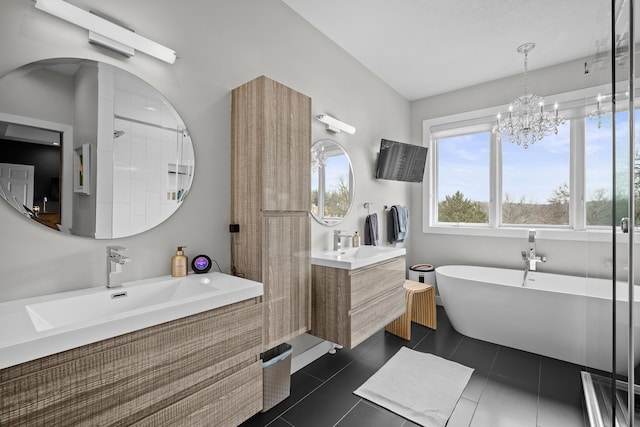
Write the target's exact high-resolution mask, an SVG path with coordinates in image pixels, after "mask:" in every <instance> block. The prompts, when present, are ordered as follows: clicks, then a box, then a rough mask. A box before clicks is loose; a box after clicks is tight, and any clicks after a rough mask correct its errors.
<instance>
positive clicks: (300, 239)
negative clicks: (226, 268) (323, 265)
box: [262, 213, 311, 348]
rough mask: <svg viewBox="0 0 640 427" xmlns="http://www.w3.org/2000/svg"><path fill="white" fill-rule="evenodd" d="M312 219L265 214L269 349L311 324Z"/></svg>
mask: <svg viewBox="0 0 640 427" xmlns="http://www.w3.org/2000/svg"><path fill="white" fill-rule="evenodd" d="M289 215H292V214H289ZM310 221H311V219H310V218H309V215H307V214H306V213H302V214H300V215H298V216H280V215H267V214H265V215H264V217H263V228H262V235H263V239H262V245H263V254H264V256H263V257H262V263H263V268H262V269H263V271H264V274H263V278H262V279H263V285H264V287H265V297H264V301H265V306H266V307H267V309H265V319H264V329H265V335H266V339H265V345H266V347H267V348H271V347H274V346H276V345H278V344H280V343H282V342H283V341H286V340H288V339H290V338H293V337H295V336H297V335H300V334H302V333H305V332H306V331H308V330H309V327H310V325H311V287H310V286H309V284H310V283H311V263H310V260H309V256H310V255H309V245H310V232H309V228H310Z"/></svg>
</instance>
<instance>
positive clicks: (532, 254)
mask: <svg viewBox="0 0 640 427" xmlns="http://www.w3.org/2000/svg"><path fill="white" fill-rule="evenodd" d="M522 260H523V261H524V280H523V281H522V286H524V285H525V284H526V282H527V276H528V275H529V271H536V268H537V265H538V263H540V262H547V257H546V256H539V255H536V230H533V229H530V230H529V253H528V254H527V251H522Z"/></svg>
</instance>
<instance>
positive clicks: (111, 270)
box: [107, 246, 131, 288]
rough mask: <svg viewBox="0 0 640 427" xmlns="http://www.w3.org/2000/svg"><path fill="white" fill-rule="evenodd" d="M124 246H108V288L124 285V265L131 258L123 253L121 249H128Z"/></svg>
mask: <svg viewBox="0 0 640 427" xmlns="http://www.w3.org/2000/svg"><path fill="white" fill-rule="evenodd" d="M126 250H127V248H125V247H123V246H107V288H119V287H120V286H122V278H121V277H120V273H122V266H123V265H124V264H126V263H128V262H129V261H131V258H129V257H126V256H124V255H122V254H121V253H120V252H121V251H126Z"/></svg>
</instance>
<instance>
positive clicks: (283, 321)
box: [231, 76, 311, 349]
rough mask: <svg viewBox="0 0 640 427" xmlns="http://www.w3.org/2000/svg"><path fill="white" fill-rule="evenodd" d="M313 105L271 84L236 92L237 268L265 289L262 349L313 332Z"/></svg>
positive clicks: (250, 85) (233, 95) (233, 260)
mask: <svg viewBox="0 0 640 427" xmlns="http://www.w3.org/2000/svg"><path fill="white" fill-rule="evenodd" d="M310 180H311V99H310V98H309V97H307V96H305V95H303V94H301V93H299V92H296V91H295V90H293V89H290V88H288V87H286V86H284V85H282V84H280V83H278V82H275V81H273V80H271V79H269V78H267V77H264V76H262V77H258V78H257V79H255V80H252V81H250V82H248V83H246V84H244V85H242V86H240V87H238V88H236V89H234V90H233V91H232V93H231V221H232V222H233V223H235V224H238V225H239V232H238V233H232V234H231V265H232V268H233V269H234V271H235V272H236V273H237V274H240V275H244V277H246V278H248V279H251V280H256V281H259V282H262V284H263V285H264V304H265V313H264V339H263V349H268V348H271V347H273V346H275V345H278V344H281V343H283V342H284V341H286V340H288V339H290V338H292V337H294V336H297V335H300V334H302V333H304V332H306V331H308V330H309V328H310V326H311V318H310V301H311V298H310V295H311V263H310V262H311V258H310V227H311V224H310V218H309V206H310V203H311V194H310V191H311V182H310Z"/></svg>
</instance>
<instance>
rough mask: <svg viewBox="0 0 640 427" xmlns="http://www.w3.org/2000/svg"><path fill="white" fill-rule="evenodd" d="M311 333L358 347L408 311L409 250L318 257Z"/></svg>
mask: <svg viewBox="0 0 640 427" xmlns="http://www.w3.org/2000/svg"><path fill="white" fill-rule="evenodd" d="M311 271H312V305H313V309H312V313H313V315H312V327H311V332H310V333H311V334H312V335H315V336H317V337H320V338H323V339H325V340H328V341H331V342H333V343H336V344H340V345H342V346H344V347H347V348H353V347H355V346H356V345H358V344H360V343H361V342H362V341H364V340H365V339H367V338H368V337H370V336H371V335H373V334H374V333H375V332H377V331H378V330H380V329H382V328H384V326H385V325H386V324H388V323H389V322H391V321H393V320H394V319H396V318H397V317H399V316H401V315H402V314H403V313H404V311H405V293H404V289H403V287H402V285H403V283H404V280H405V271H406V261H405V250H404V249H396V248H379V247H366V246H364V247H360V248H353V249H351V250H346V251H341V253H338V254H336V253H335V252H334V251H328V252H324V253H320V254H315V255H313V256H312V268H311Z"/></svg>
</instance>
